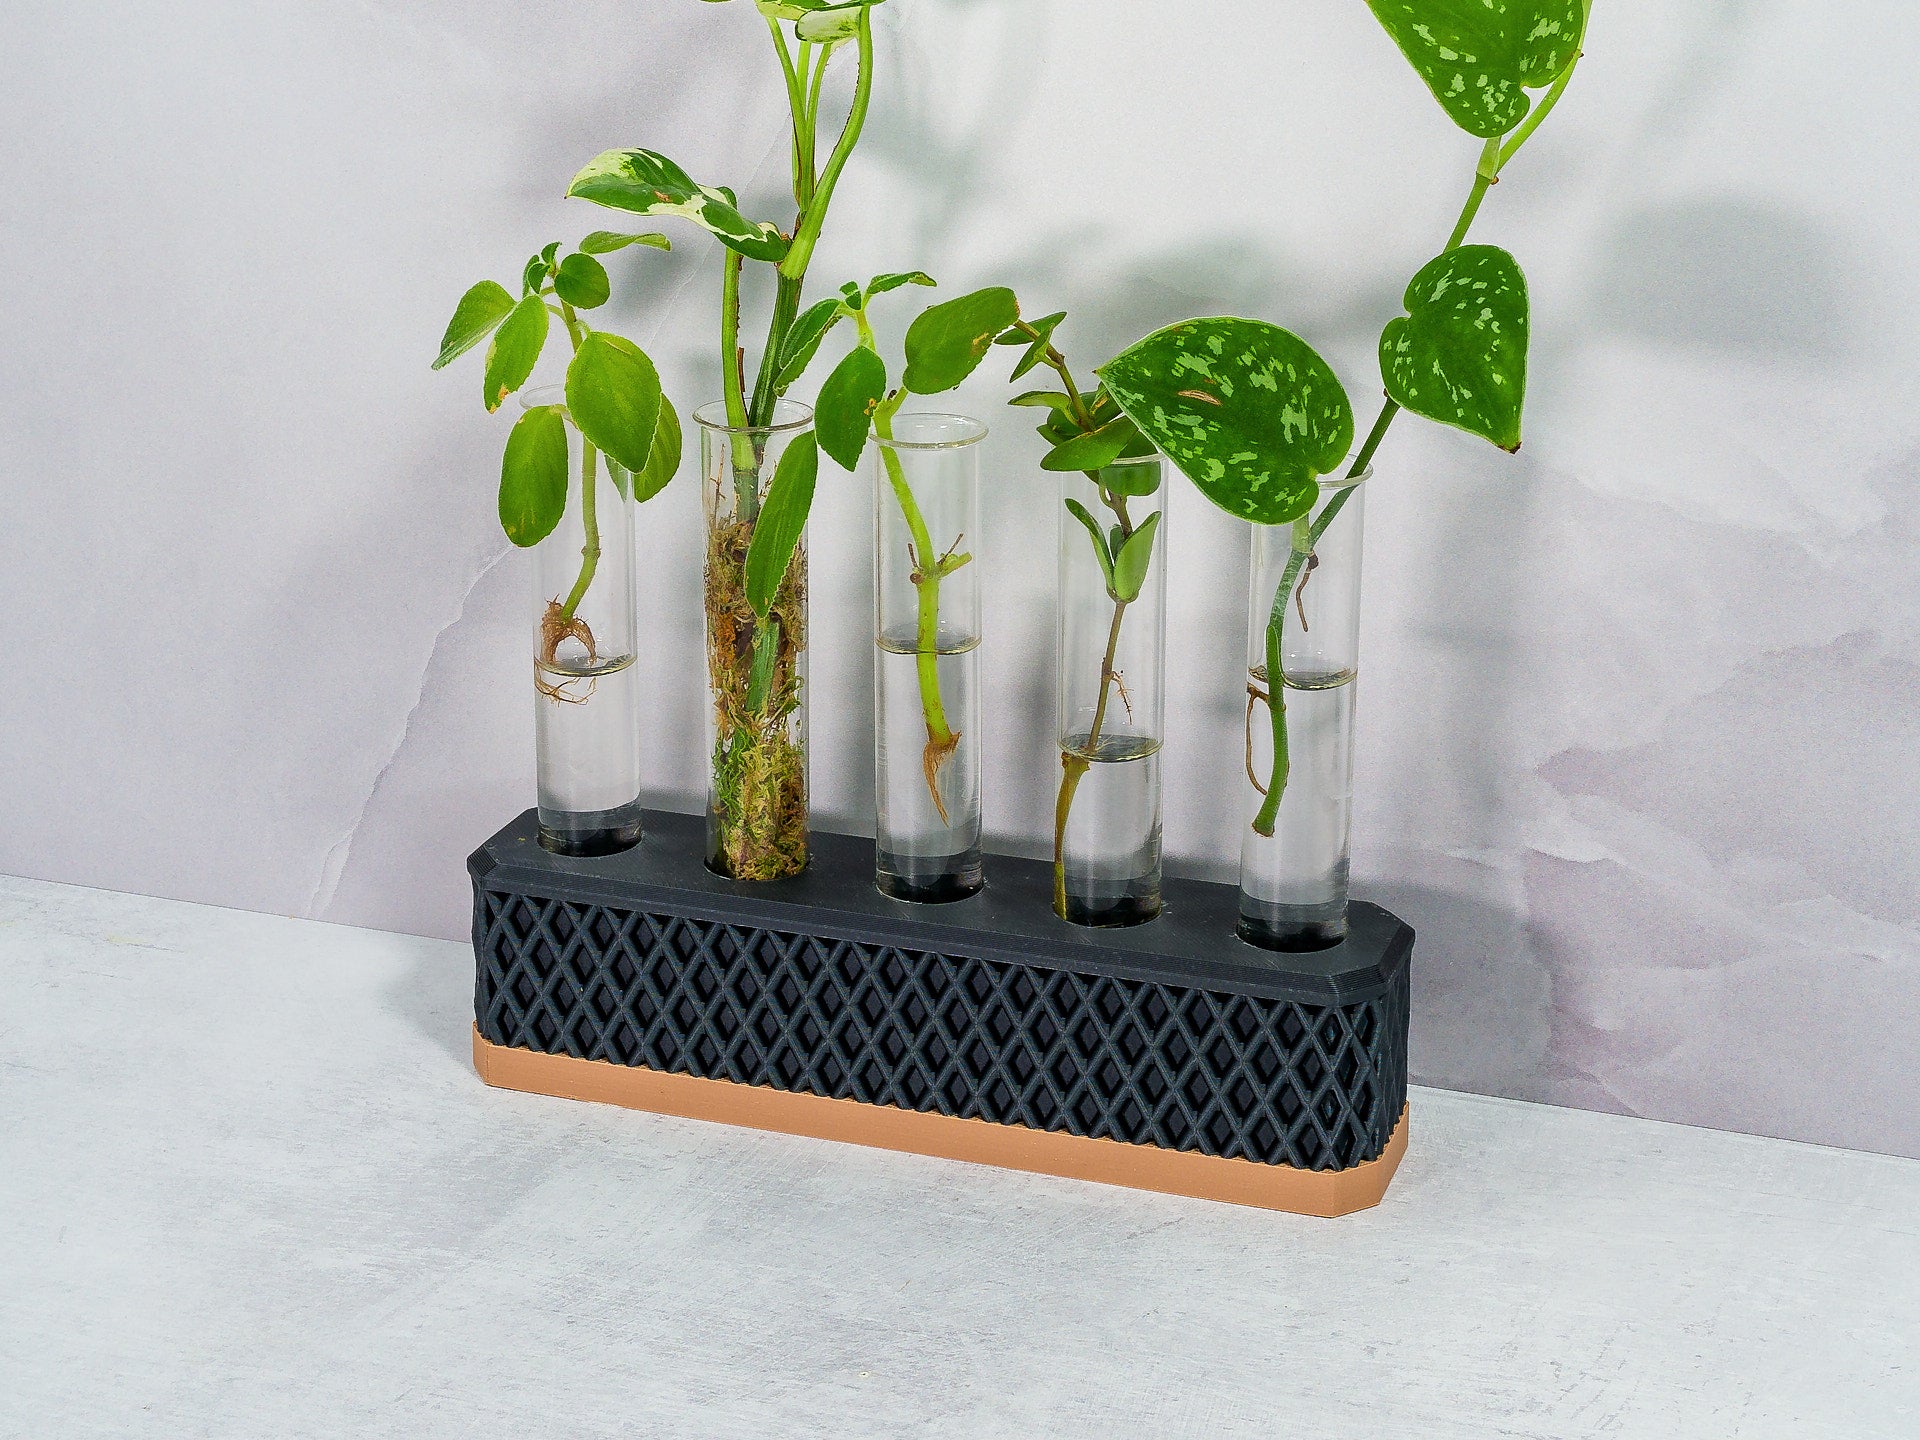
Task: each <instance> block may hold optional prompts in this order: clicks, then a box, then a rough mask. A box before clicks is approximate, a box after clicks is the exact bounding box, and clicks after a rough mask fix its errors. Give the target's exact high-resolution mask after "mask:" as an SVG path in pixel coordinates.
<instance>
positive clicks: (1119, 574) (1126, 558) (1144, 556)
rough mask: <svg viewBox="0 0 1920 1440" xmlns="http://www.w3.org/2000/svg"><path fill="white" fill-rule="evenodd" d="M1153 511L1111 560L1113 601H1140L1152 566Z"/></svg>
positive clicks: (1156, 521) (1156, 519) (1155, 515)
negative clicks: (1148, 571)
mask: <svg viewBox="0 0 1920 1440" xmlns="http://www.w3.org/2000/svg"><path fill="white" fill-rule="evenodd" d="M1160 514H1161V512H1160V511H1158V510H1156V511H1154V512H1153V514H1151V515H1149V516H1148V517H1147V518H1146V519H1145V520H1144V521H1142V522H1141V524H1140V528H1139V529H1137V530H1135V531H1134V532H1133V534H1131V535H1129V536H1128V537H1127V538H1126V541H1125V542H1124V543H1123V544H1122V545H1121V546H1120V549H1119V552H1118V553H1117V554H1115V556H1114V557H1113V578H1112V581H1111V585H1112V590H1113V598H1114V599H1116V600H1122V601H1125V602H1127V603H1128V604H1131V603H1132V602H1133V601H1135V600H1138V599H1139V598H1140V591H1141V590H1142V589H1143V588H1145V586H1146V583H1147V570H1148V568H1149V567H1150V566H1151V565H1152V564H1153V536H1154V532H1155V531H1157V530H1158V529H1159V528H1160Z"/></svg>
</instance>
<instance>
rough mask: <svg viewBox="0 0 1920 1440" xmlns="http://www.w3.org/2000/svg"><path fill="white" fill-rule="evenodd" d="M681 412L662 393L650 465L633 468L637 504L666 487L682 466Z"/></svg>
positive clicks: (648, 459) (649, 455) (634, 498)
mask: <svg viewBox="0 0 1920 1440" xmlns="http://www.w3.org/2000/svg"><path fill="white" fill-rule="evenodd" d="M680 446H681V435H680V415H679V412H678V411H676V410H675V409H674V408H673V402H672V401H671V400H669V399H667V397H666V396H665V395H662V396H661V397H660V421H659V423H658V424H656V425H655V426H654V427H653V448H652V450H651V451H650V452H649V454H648V456H647V468H646V469H644V470H636V471H634V472H633V500H634V503H635V504H636V505H637V504H639V503H641V502H642V501H645V500H651V499H652V498H653V497H654V496H656V495H658V494H659V493H660V492H661V491H662V490H664V489H666V488H667V482H668V481H670V480H671V479H673V477H674V475H675V474H676V473H677V472H678V471H679V469H680Z"/></svg>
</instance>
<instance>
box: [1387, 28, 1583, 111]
mask: <svg viewBox="0 0 1920 1440" xmlns="http://www.w3.org/2000/svg"><path fill="white" fill-rule="evenodd" d="M1367 4H1368V5H1369V6H1371V7H1372V9H1373V13H1374V15H1375V16H1376V17H1377V18H1378V19H1379V21H1380V23H1381V24H1382V25H1383V26H1385V27H1386V31H1387V34H1389V35H1391V36H1392V37H1393V42H1394V44H1396V45H1398V46H1399V47H1400V51H1401V53H1402V54H1404V55H1405V56H1406V57H1407V59H1408V61H1409V62H1410V63H1411V64H1412V65H1413V68H1414V70H1415V72H1416V73H1417V74H1418V75H1419V76H1420V78H1421V79H1422V80H1424V81H1426V82H1427V88H1428V89H1429V90H1431V91H1433V96H1434V99H1436V100H1438V101H1439V102H1440V104H1441V106H1442V108H1444V109H1445V110H1446V112H1447V114H1448V115H1450V116H1451V117H1452V118H1453V122H1454V124H1456V125H1458V126H1459V127H1460V128H1461V129H1462V130H1465V131H1466V132H1467V133H1468V134H1469V135H1478V136H1479V137H1480V138H1481V139H1483V140H1490V139H1492V138H1493V137H1494V136H1496V135H1505V134H1506V133H1507V132H1508V131H1509V130H1511V129H1513V127H1514V126H1516V125H1518V124H1519V123H1520V122H1521V121H1522V120H1524V119H1525V118H1526V115H1527V110H1528V108H1529V106H1530V105H1531V103H1532V102H1531V101H1529V100H1528V98H1527V93H1526V92H1527V91H1528V90H1538V89H1540V88H1541V87H1542V86H1545V85H1551V84H1552V83H1553V82H1554V81H1555V80H1557V79H1558V78H1559V77H1560V74H1561V72H1562V71H1564V70H1565V69H1566V68H1567V66H1569V65H1571V64H1572V63H1573V62H1574V60H1575V58H1576V57H1577V56H1578V55H1579V53H1580V40H1581V30H1582V28H1583V27H1584V26H1585V24H1586V12H1585V7H1584V4H1583V0H1367Z"/></svg>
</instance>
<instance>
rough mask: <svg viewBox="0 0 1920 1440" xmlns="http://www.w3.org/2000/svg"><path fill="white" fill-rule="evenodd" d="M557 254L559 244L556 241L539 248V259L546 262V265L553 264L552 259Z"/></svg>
mask: <svg viewBox="0 0 1920 1440" xmlns="http://www.w3.org/2000/svg"><path fill="white" fill-rule="evenodd" d="M559 253H560V242H559V241H558V240H549V241H548V242H547V243H546V244H545V245H542V246H541V247H540V258H541V259H542V260H544V261H546V262H547V264H548V265H552V264H553V257H554V256H556V255H558V254H559Z"/></svg>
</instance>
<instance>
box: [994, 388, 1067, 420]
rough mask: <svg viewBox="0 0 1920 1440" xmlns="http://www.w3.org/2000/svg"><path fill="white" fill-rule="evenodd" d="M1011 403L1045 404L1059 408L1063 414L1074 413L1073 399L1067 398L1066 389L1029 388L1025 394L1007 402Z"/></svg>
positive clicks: (1048, 407)
mask: <svg viewBox="0 0 1920 1440" xmlns="http://www.w3.org/2000/svg"><path fill="white" fill-rule="evenodd" d="M1007 403H1008V404H1009V405H1044V406H1046V407H1047V409H1049V410H1058V411H1059V412H1061V413H1062V414H1063V415H1070V414H1072V413H1073V401H1072V400H1070V399H1068V398H1067V394H1066V392H1065V391H1064V390H1029V391H1027V393H1026V394H1024V395H1016V396H1014V397H1013V399H1011V400H1009V401H1008V402H1007Z"/></svg>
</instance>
